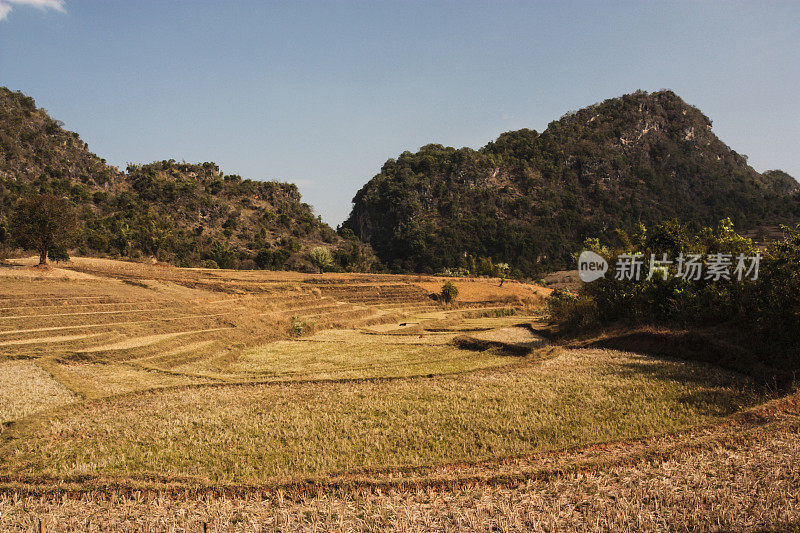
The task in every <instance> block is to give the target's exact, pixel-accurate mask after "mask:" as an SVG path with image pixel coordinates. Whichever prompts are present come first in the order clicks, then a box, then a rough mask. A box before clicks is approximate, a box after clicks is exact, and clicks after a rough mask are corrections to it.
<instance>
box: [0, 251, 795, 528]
mask: <svg viewBox="0 0 800 533" xmlns="http://www.w3.org/2000/svg"><path fill="white" fill-rule="evenodd" d="M16 263H17V264H15V265H6V266H0V280H2V285H1V286H0V424H2V425H1V426H0V428H2V432H1V433H0V530H21V531H26V530H36V531H39V530H55V531H59V530H96V531H102V530H107V529H122V530H151V531H152V530H154V531H162V530H163V531H173V530H174V531H209V530H211V531H229V530H241V531H251V530H262V529H267V530H330V529H335V530H345V531H349V530H354V531H360V530H380V529H387V528H392V529H400V530H418V531H428V530H442V531H447V530H501V531H503V530H518V531H526V530H531V529H542V530H608V529H613V530H642V529H678V530H679V529H693V530H712V529H731V528H733V529H758V528H769V527H774V528H777V529H785V528H788V527H793V526H794V525H796V524H797V523H798V513H800V488H799V487H800V470H799V469H798V467H797V464H798V462H797V458H798V454H797V453H798V450H800V439H798V432H797V429H798V427H800V419H799V418H798V405H800V401H798V400H797V399H796V397H795V396H785V397H783V398H774V399H773V398H772V397H771V396H770V394H769V393H768V392H764V391H763V390H760V389H758V388H756V387H754V386H753V383H751V381H750V380H749V379H748V378H747V377H746V376H742V375H738V374H735V373H732V372H728V371H725V370H722V369H720V368H717V367H714V366H711V365H705V364H699V363H689V362H685V361H681V360H680V359H677V358H676V359H669V358H654V357H648V356H644V355H640V354H636V353H630V352H621V351H616V350H609V349H598V348H588V347H587V348H566V347H560V346H553V345H549V344H548V343H547V342H546V340H545V339H544V338H542V337H541V336H539V335H538V334H537V333H536V331H535V327H536V326H537V324H541V320H542V303H543V298H544V297H545V296H546V295H547V293H548V289H545V288H542V287H540V286H536V285H530V284H524V283H519V282H510V281H506V282H505V283H504V284H503V286H502V287H499V280H493V279H477V280H455V281H456V284H457V286H458V287H459V291H460V295H459V301H458V303H457V305H455V306H450V307H443V306H442V305H441V304H439V303H437V302H436V301H435V300H434V299H432V298H431V297H430V294H431V293H433V292H436V291H437V289H438V288H440V287H441V284H442V283H444V279H442V278H432V277H424V276H391V275H368V274H325V275H313V274H299V273H290V272H249V271H222V270H206V269H178V268H173V267H168V266H162V265H147V264H137V263H124V262H119V261H111V260H101V259H84V258H77V259H75V260H74V261H73V262H71V263H70V264H67V265H62V266H63V268H58V269H44V270H43V269H37V268H34V267H32V266H31V265H30V264H29V262H28V261H27V260H21V261H17V262H16ZM531 325H533V328H532V327H531ZM675 356H676V357H679V356H680V354H675Z"/></svg>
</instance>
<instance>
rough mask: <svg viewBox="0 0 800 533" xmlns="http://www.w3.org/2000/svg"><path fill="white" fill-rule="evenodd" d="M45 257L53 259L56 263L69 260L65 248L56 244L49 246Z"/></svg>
mask: <svg viewBox="0 0 800 533" xmlns="http://www.w3.org/2000/svg"><path fill="white" fill-rule="evenodd" d="M47 258H48V259H49V260H50V261H55V262H56V264H58V263H60V262H61V261H69V254H68V253H67V250H66V249H65V248H64V247H62V246H57V247H55V248H51V249H50V250H49V251H48V252H47Z"/></svg>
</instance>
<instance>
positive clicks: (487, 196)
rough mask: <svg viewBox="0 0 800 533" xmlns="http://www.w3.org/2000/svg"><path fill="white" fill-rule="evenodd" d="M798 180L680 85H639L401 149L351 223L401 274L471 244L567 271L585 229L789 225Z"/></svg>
mask: <svg viewBox="0 0 800 533" xmlns="http://www.w3.org/2000/svg"><path fill="white" fill-rule="evenodd" d="M799 188H800V187H799V186H798V183H797V182H796V181H795V180H794V179H793V178H791V177H790V176H788V175H787V174H785V173H783V172H780V171H770V172H765V173H763V174H759V173H758V172H756V171H755V170H754V169H753V168H751V167H750V166H748V164H747V158H746V157H745V156H743V155H740V154H738V153H736V152H735V151H733V150H731V149H730V148H728V147H727V146H726V145H725V144H724V143H723V142H722V141H720V140H719V139H718V138H717V137H716V136H715V135H714V134H713V133H712V132H711V121H710V120H709V119H708V117H706V116H705V115H703V113H701V112H700V111H699V110H698V109H696V108H694V107H692V106H690V105H687V104H686V103H685V102H683V100H681V99H680V98H679V97H678V96H676V95H675V94H674V93H672V92H670V91H660V92H656V93H652V94H648V93H646V92H643V91H638V92H636V93H633V94H629V95H625V96H623V97H620V98H614V99H610V100H606V101H604V102H602V103H600V104H596V105H593V106H589V107H587V108H585V109H581V110H580V111H577V112H572V113H568V114H567V115H565V116H564V117H562V118H561V119H560V120H557V121H555V122H552V123H550V125H549V126H548V127H547V129H546V130H545V131H543V132H542V133H538V132H536V131H534V130H528V129H523V130H519V131H511V132H507V133H504V134H502V135H500V137H499V138H498V139H497V140H495V141H494V142H490V143H489V144H487V145H486V146H485V147H483V148H481V149H480V150H472V149H469V148H461V149H455V148H449V147H444V146H442V145H438V144H430V145H427V146H423V147H422V148H421V149H420V150H419V151H418V152H417V153H411V152H404V153H402V154H401V155H400V156H399V157H398V158H397V159H389V160H388V161H387V162H386V163H385V164H384V165H383V167H382V168H381V172H380V173H379V174H378V175H376V176H375V177H374V178H373V179H372V180H370V181H369V183H367V184H366V185H365V186H364V187H363V188H362V189H361V190H360V191H358V193H357V194H356V196H355V198H354V200H353V202H354V206H353V211H352V213H351V215H350V218H349V219H348V220H347V221H346V222H345V223H344V225H343V227H345V228H348V229H349V230H351V231H353V232H354V233H355V234H356V235H358V236H359V237H361V238H362V239H363V240H364V241H365V242H368V243H370V244H371V245H372V247H373V248H374V250H375V252H376V253H377V255H378V257H379V258H380V259H381V260H382V261H384V262H385V263H386V264H387V265H388V266H389V267H391V268H392V269H394V270H406V271H422V272H438V271H440V270H442V269H445V268H454V267H459V266H462V265H461V263H463V258H464V255H465V253H469V254H470V255H472V256H476V257H481V256H482V257H488V258H490V259H491V260H493V261H494V262H504V263H508V264H510V265H511V267H512V270H513V274H516V275H521V274H524V275H532V274H536V273H538V272H541V271H542V270H544V269H552V268H554V267H563V266H566V265H567V264H568V263H569V259H570V257H571V254H572V253H573V252H574V251H576V249H577V248H578V247H579V246H580V243H582V242H583V240H584V239H585V238H587V237H592V236H599V237H610V236H612V235H613V231H614V230H615V229H616V228H622V229H626V230H630V229H633V228H634V227H635V226H636V225H637V224H639V223H643V224H646V225H648V226H650V225H653V224H657V223H660V222H663V221H664V220H669V219H672V218H677V219H678V220H679V221H681V222H683V223H688V224H691V225H693V226H695V227H696V226H699V225H703V224H706V225H707V224H713V223H714V222H715V221H717V220H720V219H722V218H725V217H729V218H731V219H732V220H733V221H734V223H736V225H737V227H742V228H750V227H754V226H758V225H761V224H764V223H766V222H768V221H786V220H790V219H792V218H793V217H797V216H798V215H800V203H799V202H798V194H797V192H798V189H799Z"/></svg>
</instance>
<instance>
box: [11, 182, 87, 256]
mask: <svg viewBox="0 0 800 533" xmlns="http://www.w3.org/2000/svg"><path fill="white" fill-rule="evenodd" d="M77 224H78V223H77V217H76V214H75V208H74V207H73V205H72V204H71V203H70V202H69V201H68V200H66V199H64V198H62V197H59V196H55V195H52V194H37V195H35V196H31V197H29V198H23V199H21V200H20V201H19V203H18V204H17V208H16V210H15V211H14V214H13V216H12V218H11V230H12V233H13V236H14V240H15V241H16V242H17V244H19V245H20V246H22V247H23V248H27V249H31V250H36V251H37V252H38V253H39V264H40V265H46V264H47V256H48V252H50V251H51V250H54V249H56V248H61V249H65V248H67V247H68V246H70V245H71V244H72V243H73V241H74V239H75V236H76V233H77V227H78V225H77Z"/></svg>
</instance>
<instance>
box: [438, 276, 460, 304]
mask: <svg viewBox="0 0 800 533" xmlns="http://www.w3.org/2000/svg"><path fill="white" fill-rule="evenodd" d="M439 296H440V297H441V299H442V301H443V302H444V303H446V304H449V303H451V302H454V301H455V299H456V298H458V287H456V286H455V285H454V284H453V282H452V281H448V282H447V283H445V284H444V285H442V291H441V292H440V293H439Z"/></svg>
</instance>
